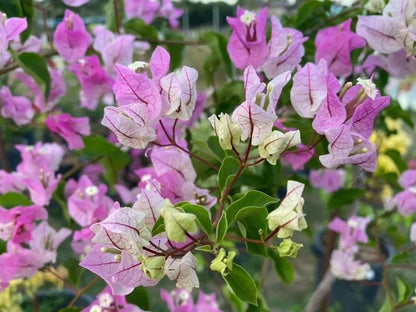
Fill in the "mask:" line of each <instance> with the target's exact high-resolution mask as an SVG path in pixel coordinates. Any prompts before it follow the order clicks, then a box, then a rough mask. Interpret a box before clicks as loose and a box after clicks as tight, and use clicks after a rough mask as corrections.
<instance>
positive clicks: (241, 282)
mask: <svg viewBox="0 0 416 312" xmlns="http://www.w3.org/2000/svg"><path fill="white" fill-rule="evenodd" d="M222 277H223V279H224V280H225V282H226V283H227V284H228V285H229V286H230V287H231V289H232V290H233V291H234V293H235V295H236V296H237V297H238V298H239V299H241V300H242V301H245V302H248V303H251V304H253V305H256V306H257V286H256V283H255V282H254V280H253V278H252V277H251V275H250V274H249V273H248V272H247V271H246V270H245V269H244V268H243V267H241V266H240V265H238V264H235V263H234V264H233V269H232V271H230V272H228V274H227V275H223V276H222Z"/></svg>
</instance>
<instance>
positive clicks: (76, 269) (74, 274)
mask: <svg viewBox="0 0 416 312" xmlns="http://www.w3.org/2000/svg"><path fill="white" fill-rule="evenodd" d="M64 266H65V268H67V270H68V278H69V281H70V282H71V283H72V285H74V286H75V287H78V286H79V283H80V281H81V277H82V274H83V273H84V270H85V269H84V268H83V267H81V266H80V265H79V260H77V259H75V258H68V259H66V260H65V262H64Z"/></svg>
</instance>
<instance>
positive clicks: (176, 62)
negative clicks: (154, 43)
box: [165, 31, 185, 71]
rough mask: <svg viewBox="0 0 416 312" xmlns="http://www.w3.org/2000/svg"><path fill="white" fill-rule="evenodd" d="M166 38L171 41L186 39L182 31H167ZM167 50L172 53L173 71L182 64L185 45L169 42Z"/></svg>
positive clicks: (171, 66)
mask: <svg viewBox="0 0 416 312" xmlns="http://www.w3.org/2000/svg"><path fill="white" fill-rule="evenodd" d="M165 38H166V40H170V41H171V42H181V41H184V38H183V36H182V35H181V34H180V33H178V32H173V31H169V32H167V33H165ZM166 50H167V51H168V52H169V54H170V70H171V71H173V70H175V69H176V68H178V67H179V66H181V65H182V61H183V53H184V50H185V45H184V44H182V43H178V44H176V43H169V44H167V45H166Z"/></svg>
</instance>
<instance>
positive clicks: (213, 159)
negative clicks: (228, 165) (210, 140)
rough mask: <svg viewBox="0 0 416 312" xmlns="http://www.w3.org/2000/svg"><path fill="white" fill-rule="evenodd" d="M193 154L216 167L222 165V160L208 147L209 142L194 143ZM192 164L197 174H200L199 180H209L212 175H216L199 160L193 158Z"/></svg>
mask: <svg viewBox="0 0 416 312" xmlns="http://www.w3.org/2000/svg"><path fill="white" fill-rule="evenodd" d="M191 151H192V153H194V154H195V155H197V156H198V157H201V158H202V159H204V160H206V161H208V162H210V163H211V164H214V165H216V166H220V165H221V159H220V158H218V156H217V155H216V154H215V153H214V152H213V151H212V150H211V148H210V147H209V146H208V144H207V142H204V141H196V142H193V143H192V149H191ZM192 164H193V165H194V168H195V170H196V172H197V173H198V178H200V179H203V178H207V177H209V176H210V175H211V173H213V172H214V173H215V171H214V170H213V169H212V168H210V167H208V166H207V165H205V164H203V163H202V162H200V161H199V160H197V159H195V158H192Z"/></svg>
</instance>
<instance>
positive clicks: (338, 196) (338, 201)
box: [328, 188, 364, 209]
mask: <svg viewBox="0 0 416 312" xmlns="http://www.w3.org/2000/svg"><path fill="white" fill-rule="evenodd" d="M363 195H364V190H362V189H354V188H351V189H340V190H338V191H336V192H334V193H332V194H331V196H330V197H329V200H328V208H330V209H338V208H340V207H343V206H348V205H351V204H352V203H353V202H354V201H355V200H356V199H358V198H360V197H362V196H363Z"/></svg>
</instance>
